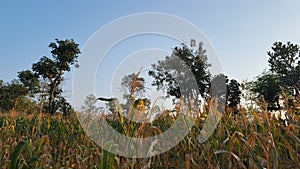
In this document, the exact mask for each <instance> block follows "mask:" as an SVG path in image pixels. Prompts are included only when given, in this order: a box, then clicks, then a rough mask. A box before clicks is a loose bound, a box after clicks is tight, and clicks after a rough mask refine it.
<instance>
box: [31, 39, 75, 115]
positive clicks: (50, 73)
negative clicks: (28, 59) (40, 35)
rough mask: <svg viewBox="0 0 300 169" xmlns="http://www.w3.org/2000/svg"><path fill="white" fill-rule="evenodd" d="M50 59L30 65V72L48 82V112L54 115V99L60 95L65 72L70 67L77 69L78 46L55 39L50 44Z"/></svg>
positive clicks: (44, 58) (69, 41)
mask: <svg viewBox="0 0 300 169" xmlns="http://www.w3.org/2000/svg"><path fill="white" fill-rule="evenodd" d="M49 47H50V48H51V49H52V50H51V54H52V58H53V59H50V58H48V57H46V56H44V57H42V58H41V59H40V60H39V61H38V62H37V63H34V64H33V65H32V70H33V71H34V72H35V73H36V74H37V75H39V76H41V77H42V78H43V79H45V80H46V81H48V82H49V91H48V92H49V98H48V112H50V113H51V114H53V113H55V111H56V110H55V109H54V108H55V107H54V106H55V104H54V102H55V98H56V97H58V96H59V94H60V93H61V89H60V85H61V83H62V81H63V80H64V79H63V75H64V73H65V72H69V71H70V70H71V66H72V65H75V67H77V58H78V55H79V54H80V50H79V48H78V44H76V43H75V42H74V40H73V39H71V40H68V39H67V40H59V39H55V42H54V43H50V45H49Z"/></svg>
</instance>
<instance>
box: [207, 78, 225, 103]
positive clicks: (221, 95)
mask: <svg viewBox="0 0 300 169" xmlns="http://www.w3.org/2000/svg"><path fill="white" fill-rule="evenodd" d="M228 81H229V79H228V77H227V76H226V75H224V74H218V75H216V76H214V77H213V78H212V79H211V82H210V83H211V84H210V89H211V95H212V97H214V98H217V99H218V102H219V104H221V105H225V104H226V102H227V93H228V92H227V90H228Z"/></svg>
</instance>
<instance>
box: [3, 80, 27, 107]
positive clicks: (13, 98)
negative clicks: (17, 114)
mask: <svg viewBox="0 0 300 169" xmlns="http://www.w3.org/2000/svg"><path fill="white" fill-rule="evenodd" d="M26 94H27V90H26V88H25V87H24V86H23V85H22V84H21V83H20V81H18V80H12V81H11V82H10V83H6V84H2V85H1V88H0V107H1V108H2V110H3V111H10V110H15V109H16V107H17V105H18V102H19V100H20V99H22V98H24V97H25V96H26Z"/></svg>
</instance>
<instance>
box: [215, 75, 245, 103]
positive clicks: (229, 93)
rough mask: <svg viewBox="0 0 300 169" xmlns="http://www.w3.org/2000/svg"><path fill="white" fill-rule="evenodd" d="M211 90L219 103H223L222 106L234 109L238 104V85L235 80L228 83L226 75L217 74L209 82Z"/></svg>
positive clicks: (239, 98)
mask: <svg viewBox="0 0 300 169" xmlns="http://www.w3.org/2000/svg"><path fill="white" fill-rule="evenodd" d="M224 86H226V87H224ZM211 90H212V92H213V96H214V97H215V98H218V100H219V103H221V102H223V103H224V105H226V106H228V107H230V108H234V109H236V108H237V106H238V105H239V104H240V100H241V94H242V92H241V90H240V84H239V83H238V82H237V81H236V80H235V79H231V80H230V81H229V79H228V77H227V76H226V75H224V74H218V75H216V76H214V77H213V78H212V80H211Z"/></svg>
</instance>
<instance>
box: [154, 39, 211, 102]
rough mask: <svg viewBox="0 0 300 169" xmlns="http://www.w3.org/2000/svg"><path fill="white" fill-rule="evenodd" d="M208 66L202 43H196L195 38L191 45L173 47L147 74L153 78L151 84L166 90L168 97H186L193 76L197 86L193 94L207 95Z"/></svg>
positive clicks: (196, 95) (187, 96) (158, 88)
mask: <svg viewBox="0 0 300 169" xmlns="http://www.w3.org/2000/svg"><path fill="white" fill-rule="evenodd" d="M208 67H210V64H208V62H207V55H206V50H205V49H204V47H203V43H202V42H201V43H199V44H198V45H197V44H196V42H195V40H192V41H191V46H188V45H186V44H181V46H177V47H175V48H174V49H173V52H172V54H171V56H167V57H166V58H165V59H164V60H160V61H158V62H157V63H156V64H153V65H152V70H151V71H149V73H148V74H149V75H150V76H152V77H153V78H154V81H153V83H152V85H153V86H156V87H157V90H163V91H166V92H167V96H168V97H170V96H173V97H175V98H179V97H181V96H184V98H186V99H188V98H189V96H190V95H191V90H190V89H189V88H190V87H191V85H192V83H191V82H192V79H193V78H194V79H195V81H196V83H197V84H196V85H197V88H198V89H197V90H196V89H194V92H196V94H194V96H195V97H198V96H199V95H201V96H203V97H207V94H208V89H209V82H210V73H209V71H208ZM189 72H191V73H189ZM192 76H193V77H192ZM180 86H184V87H181V88H180Z"/></svg>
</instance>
